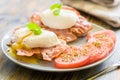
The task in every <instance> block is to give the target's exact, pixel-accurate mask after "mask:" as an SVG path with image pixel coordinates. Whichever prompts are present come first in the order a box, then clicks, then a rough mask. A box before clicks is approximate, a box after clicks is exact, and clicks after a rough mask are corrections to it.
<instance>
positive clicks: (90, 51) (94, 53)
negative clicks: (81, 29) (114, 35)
mask: <svg viewBox="0 0 120 80" xmlns="http://www.w3.org/2000/svg"><path fill="white" fill-rule="evenodd" d="M80 50H81V52H82V53H85V54H86V55H88V56H90V59H89V61H88V62H87V64H91V63H93V62H96V61H97V60H98V57H99V56H98V55H99V53H100V51H99V49H98V48H97V47H96V46H94V45H93V44H92V43H86V44H84V45H83V46H82V47H81V49H80Z"/></svg>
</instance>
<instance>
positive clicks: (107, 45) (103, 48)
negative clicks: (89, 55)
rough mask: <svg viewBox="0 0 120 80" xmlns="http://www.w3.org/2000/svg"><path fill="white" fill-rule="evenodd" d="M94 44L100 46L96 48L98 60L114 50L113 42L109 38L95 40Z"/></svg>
mask: <svg viewBox="0 0 120 80" xmlns="http://www.w3.org/2000/svg"><path fill="white" fill-rule="evenodd" d="M96 43H97V44H98V45H100V46H99V47H97V46H96V47H97V48H98V49H99V51H100V54H99V58H98V60H101V59H103V58H105V57H106V56H107V55H108V54H109V53H110V52H111V51H112V50H113V48H114V41H113V40H112V39H111V38H109V37H106V38H102V39H99V40H96Z"/></svg>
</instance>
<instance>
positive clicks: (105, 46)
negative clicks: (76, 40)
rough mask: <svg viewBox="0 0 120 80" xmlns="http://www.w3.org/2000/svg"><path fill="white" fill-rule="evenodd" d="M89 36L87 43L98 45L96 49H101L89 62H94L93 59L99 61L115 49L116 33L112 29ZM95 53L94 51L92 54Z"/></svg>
mask: <svg viewBox="0 0 120 80" xmlns="http://www.w3.org/2000/svg"><path fill="white" fill-rule="evenodd" d="M87 38H88V42H87V43H90V44H91V45H94V46H95V47H96V48H94V49H98V51H99V52H98V53H97V54H96V55H94V56H92V58H93V59H92V58H91V60H90V61H89V63H93V61H98V60H101V59H103V58H105V57H106V56H107V55H108V54H109V53H110V52H111V51H112V50H113V48H114V46H115V42H116V35H115V33H114V32H113V31H111V30H104V31H99V32H95V33H93V34H90V35H88V37H87ZM93 54H95V53H92V55H93ZM96 56H97V57H96ZM94 59H95V60H94ZM89 63H88V64H89Z"/></svg>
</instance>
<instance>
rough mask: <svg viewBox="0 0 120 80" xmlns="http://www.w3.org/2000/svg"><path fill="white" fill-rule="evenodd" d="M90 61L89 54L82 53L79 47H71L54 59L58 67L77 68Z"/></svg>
mask: <svg viewBox="0 0 120 80" xmlns="http://www.w3.org/2000/svg"><path fill="white" fill-rule="evenodd" d="M88 61H89V56H86V55H85V54H81V52H80V48H79V47H75V46H72V47H69V48H68V49H66V50H65V51H64V52H63V54H61V55H60V56H59V57H57V58H56V59H55V61H54V64H55V67H56V68H76V67H80V66H84V65H85V64H86V63H87V62H88Z"/></svg>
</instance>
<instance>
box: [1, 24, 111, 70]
mask: <svg viewBox="0 0 120 80" xmlns="http://www.w3.org/2000/svg"><path fill="white" fill-rule="evenodd" d="M99 30H104V28H102V27H100V26H97V25H95V24H93V30H91V31H90V33H93V32H95V31H99ZM12 31H13V30H11V31H10V32H8V33H7V34H6V35H5V36H4V37H3V39H2V42H1V47H2V50H3V52H4V54H5V55H6V56H7V57H8V58H9V59H10V60H11V61H13V62H15V63H17V64H19V65H21V66H23V67H27V68H30V69H35V70H40V71H51V72H64V71H65V72H68V71H77V70H82V69H87V68H90V67H93V66H95V65H98V64H100V63H102V62H104V61H105V60H106V59H108V58H109V57H110V56H111V55H112V53H113V52H112V53H110V54H109V55H108V56H107V57H106V58H104V59H102V60H99V61H97V62H95V63H93V64H89V65H86V66H83V67H78V68H71V69H57V68H55V67H54V65H53V63H50V62H46V61H40V63H39V64H32V63H26V62H23V61H20V60H18V59H16V58H14V57H12V56H11V55H10V54H9V53H8V52H7V50H8V46H7V43H8V42H9V41H10V38H11V35H12ZM85 42H86V38H85V37H83V38H79V39H78V40H77V41H75V42H72V43H70V45H82V44H84V43H85Z"/></svg>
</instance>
